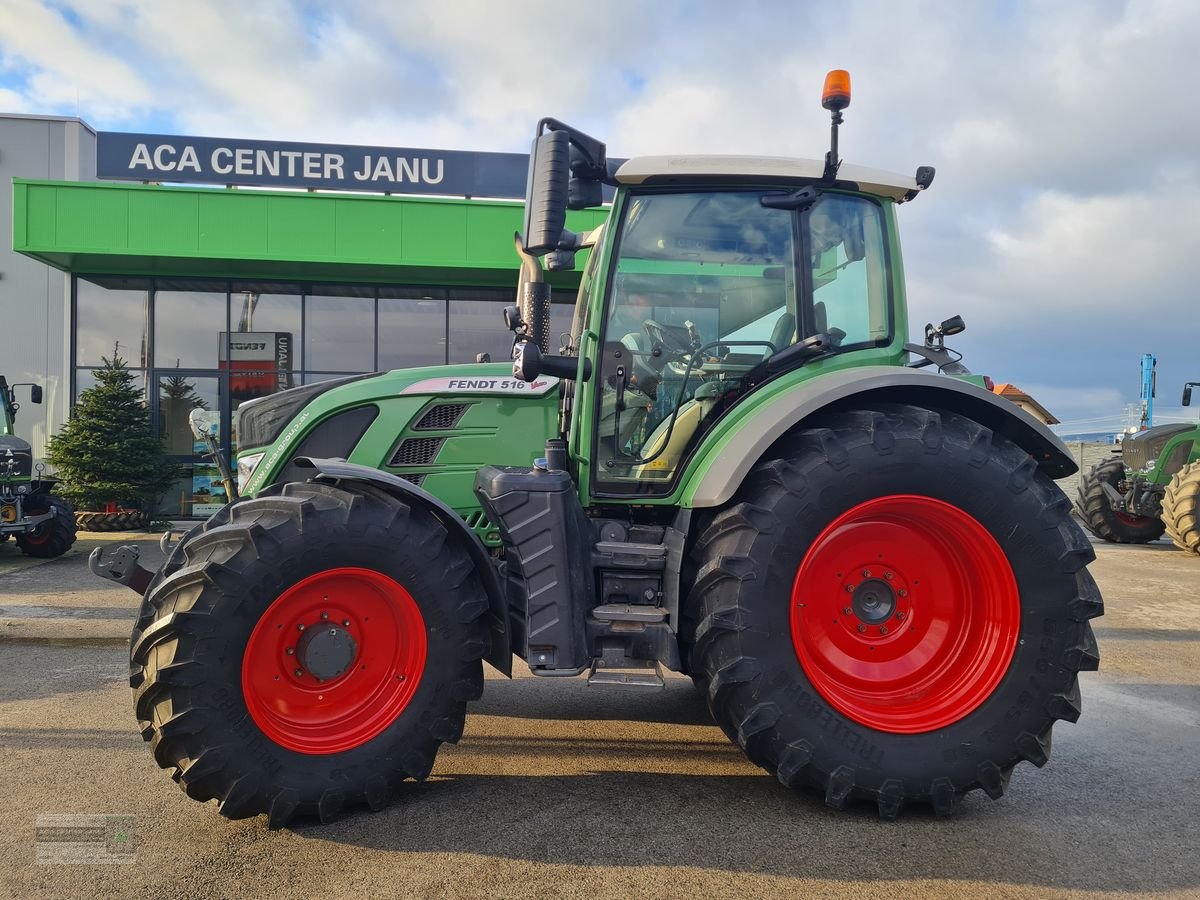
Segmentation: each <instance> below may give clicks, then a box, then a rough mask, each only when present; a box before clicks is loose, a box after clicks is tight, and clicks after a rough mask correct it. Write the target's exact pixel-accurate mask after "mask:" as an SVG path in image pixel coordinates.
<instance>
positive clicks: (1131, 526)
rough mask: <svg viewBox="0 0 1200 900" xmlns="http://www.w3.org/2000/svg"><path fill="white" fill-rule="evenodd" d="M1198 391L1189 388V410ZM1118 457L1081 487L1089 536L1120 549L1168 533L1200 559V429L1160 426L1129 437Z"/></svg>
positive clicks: (1085, 478) (1079, 504) (1185, 399)
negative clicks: (1118, 545)
mask: <svg viewBox="0 0 1200 900" xmlns="http://www.w3.org/2000/svg"><path fill="white" fill-rule="evenodd" d="M1196 385H1200V382H1196V381H1193V382H1189V383H1187V384H1185V385H1184V387H1183V405H1184V406H1190V405H1191V403H1192V388H1193V387H1195V386H1196ZM1114 452H1115V453H1117V454H1119V455H1118V456H1114V457H1113V458H1112V459H1106V460H1105V461H1104V462H1101V463H1097V464H1096V465H1095V466H1093V467H1092V470H1091V471H1090V472H1088V473H1087V475H1085V476H1083V478H1081V479H1080V481H1079V497H1078V500H1077V501H1076V506H1077V507H1078V509H1079V515H1080V518H1082V519H1083V522H1084V524H1085V525H1087V527H1088V530H1090V531H1091V532H1092V534H1094V535H1096V537H1098V538H1101V539H1103V540H1106V541H1111V542H1113V543H1118V544H1145V543H1149V542H1150V541H1153V540H1157V539H1158V538H1160V537H1162V536H1163V534H1164V532H1165V533H1166V535H1167V536H1168V537H1169V538H1171V540H1172V541H1173V542H1174V543H1175V545H1176V546H1177V547H1179V548H1180V549H1182V550H1187V551H1188V552H1190V553H1194V554H1197V555H1200V465H1198V463H1200V424H1190V425H1189V424H1187V423H1186V422H1184V423H1176V424H1172V425H1156V426H1154V427H1153V428H1147V429H1146V430H1145V431H1139V432H1136V433H1134V434H1131V435H1127V436H1126V437H1125V438H1124V439H1123V440H1122V441H1121V446H1120V447H1118V448H1117V449H1116V450H1115V451H1114Z"/></svg>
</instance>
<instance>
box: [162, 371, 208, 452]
mask: <svg viewBox="0 0 1200 900" xmlns="http://www.w3.org/2000/svg"><path fill="white" fill-rule="evenodd" d="M193 409H207V410H210V411H212V412H215V413H219V412H220V409H221V382H220V379H219V378H217V377H216V376H215V375H193V374H191V373H188V372H175V373H166V374H164V373H163V372H162V370H160V371H159V374H158V433H159V434H161V435H162V436H163V438H164V439H165V440H166V445H167V452H168V453H170V454H172V455H175V456H195V455H199V454H202V453H205V452H207V448H206V447H205V446H204V443H203V442H201V441H197V440H195V438H194V437H193V435H192V429H191V426H190V425H189V424H188V415H189V414H190V413H191V411H192V410H193ZM219 437H220V435H218V438H219Z"/></svg>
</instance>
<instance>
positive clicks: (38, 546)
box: [16, 494, 75, 559]
mask: <svg viewBox="0 0 1200 900" xmlns="http://www.w3.org/2000/svg"><path fill="white" fill-rule="evenodd" d="M28 508H29V511H30V512H32V513H34V514H37V515H40V514H42V513H44V512H47V511H49V510H54V518H53V519H50V520H49V521H48V522H43V523H42V524H41V525H39V526H38V527H37V528H35V529H33V530H32V531H27V532H25V533H24V534H18V535H17V536H16V541H17V546H18V547H20V548H21V552H22V553H24V554H25V555H26V556H34V557H37V558H39V559H54V558H55V557H56V556H62V555H63V554H64V553H66V552H67V551H68V550H70V549H71V547H72V546H73V545H74V543H75V509H74V508H73V507H72V506H71V504H70V503H68V502H67V501H66V500H63V499H61V498H60V497H54V496H52V495H50V494H42V495H34V497H32V498H31V499H30V500H29V501H28Z"/></svg>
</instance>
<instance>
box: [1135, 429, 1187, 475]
mask: <svg viewBox="0 0 1200 900" xmlns="http://www.w3.org/2000/svg"><path fill="white" fill-rule="evenodd" d="M1195 428H1196V426H1195V424H1192V425H1188V424H1187V423H1180V424H1175V425H1155V426H1154V427H1153V428H1147V429H1146V430H1145V431H1138V432H1136V433H1134V434H1131V435H1128V436H1127V437H1126V438H1125V439H1124V440H1122V441H1121V460H1122V462H1124V463H1125V465H1126V466H1127V467H1128V468H1130V469H1133V470H1134V471H1141V470H1142V469H1145V468H1147V467H1148V466H1152V465H1154V464H1155V463H1156V462H1157V461H1158V457H1159V454H1161V453H1162V451H1163V448H1164V447H1166V446H1167V443H1168V442H1169V441H1170V440H1171V438H1173V437H1175V436H1176V435H1178V434H1183V433H1184V432H1186V431H1193V430H1195ZM1186 456H1187V451H1186V450H1185V451H1184V458H1185V459H1186Z"/></svg>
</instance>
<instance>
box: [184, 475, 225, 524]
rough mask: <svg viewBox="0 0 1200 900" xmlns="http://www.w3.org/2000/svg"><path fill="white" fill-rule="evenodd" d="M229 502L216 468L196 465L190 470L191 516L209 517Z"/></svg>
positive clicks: (223, 483)
mask: <svg viewBox="0 0 1200 900" xmlns="http://www.w3.org/2000/svg"><path fill="white" fill-rule="evenodd" d="M228 500H229V497H228V495H227V494H226V492H225V482H224V481H222V480H221V473H220V471H219V470H218V469H217V467H216V466H201V465H197V466H195V467H193V468H192V515H193V516H211V515H212V514H213V513H215V512H219V511H220V509H221V507H222V506H224V505H225V504H226V503H227V502H228Z"/></svg>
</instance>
